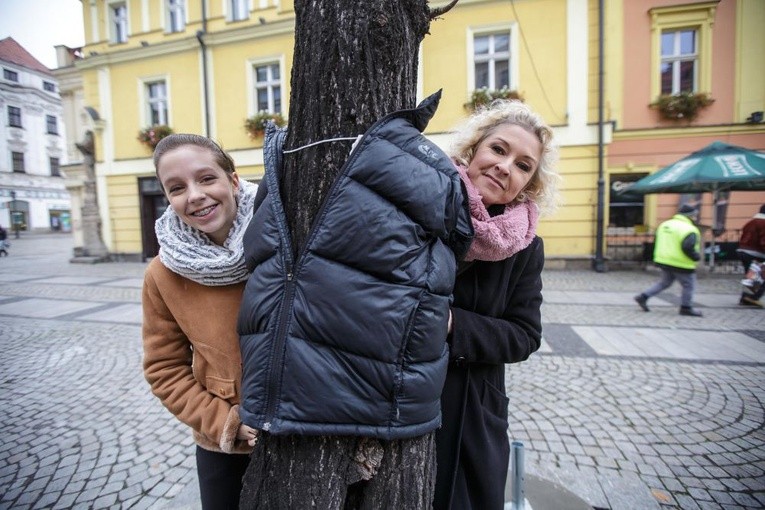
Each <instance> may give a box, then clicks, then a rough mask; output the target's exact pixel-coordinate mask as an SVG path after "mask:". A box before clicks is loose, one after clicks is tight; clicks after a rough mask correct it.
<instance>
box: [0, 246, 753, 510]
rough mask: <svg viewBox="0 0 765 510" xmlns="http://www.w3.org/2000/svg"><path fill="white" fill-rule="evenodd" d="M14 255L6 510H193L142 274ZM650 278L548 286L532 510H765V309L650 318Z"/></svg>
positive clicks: (660, 309) (726, 287) (532, 414)
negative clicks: (555, 493) (640, 296)
mask: <svg viewBox="0 0 765 510" xmlns="http://www.w3.org/2000/svg"><path fill="white" fill-rule="evenodd" d="M11 242H12V246H11V249H10V255H9V257H2V258H0V332H1V334H0V349H2V351H3V354H4V356H3V362H2V364H0V406H2V408H3V410H4V422H3V427H2V428H0V507H1V508H14V509H15V508H19V509H26V508H30V509H31V508H71V507H81V508H170V509H189V510H191V509H198V508H199V505H198V499H197V498H198V495H197V487H196V473H195V465H194V458H193V451H194V450H193V444H192V441H191V438H190V434H189V433H188V430H187V428H186V427H184V426H183V425H181V424H179V423H178V422H177V420H175V419H174V418H173V417H172V416H171V415H170V413H169V412H168V411H167V410H165V409H164V408H163V407H162V406H161V405H160V404H159V403H158V401H157V400H156V398H154V397H153V396H152V395H151V394H150V392H149V388H148V385H147V384H146V382H145V380H144V379H143V375H142V373H141V337H140V334H141V333H140V322H141V312H140V288H141V283H142V274H143V270H144V268H145V264H140V263H107V264H94V265H83V264H70V263H69V262H68V260H69V257H70V256H71V253H72V251H71V240H70V239H69V238H67V237H66V236H63V235H59V234H50V235H37V236H28V237H24V236H23V235H22V238H21V239H19V240H14V239H11ZM657 277H658V273H657V272H656V271H645V272H643V271H635V272H629V271H623V272H616V271H614V272H608V273H602V274H599V273H594V272H590V271H546V272H545V273H544V275H543V279H544V284H545V289H544V297H545V303H544V305H543V309H542V313H543V322H544V343H543V347H542V348H541V349H540V352H538V353H536V354H534V355H533V356H532V357H531V358H530V359H529V360H528V361H526V362H523V363H519V364H515V365H512V366H509V367H508V370H507V379H506V382H507V388H508V396H509V397H510V402H509V409H510V421H511V423H510V431H509V434H510V437H511V438H512V439H513V440H518V441H522V442H523V443H524V446H525V454H526V464H525V468H526V473H527V475H528V478H527V480H528V481H527V498H528V499H529V500H530V501H531V503H532V505H534V504H535V501H534V499H533V496H534V492H535V491H536V492H537V493H544V492H546V491H549V490H550V485H549V484H550V483H555V484H559V485H560V486H561V487H562V488H565V489H566V490H570V491H571V492H572V493H573V494H575V495H576V496H577V497H578V498H581V499H582V500H584V501H586V502H587V503H588V504H589V505H591V506H592V507H595V508H608V509H612V510H621V509H623V510H635V509H637V510H641V509H656V508H662V509H665V508H667V509H668V508H683V509H706V508H730V509H748V508H751V509H754V508H763V507H765V434H763V430H764V428H765V420H764V418H763V416H765V371H764V370H763V368H764V367H765V310H759V309H750V308H743V307H739V306H738V305H737V303H738V293H739V284H738V279H739V278H740V277H739V276H735V275H715V274H712V275H707V274H702V275H701V277H700V278H699V288H698V290H697V295H696V301H697V306H698V308H699V309H700V310H701V311H703V312H704V317H703V318H691V317H682V316H679V315H678V314H677V305H678V299H679V287H672V288H670V289H669V290H668V292H666V293H664V294H662V295H660V296H657V297H656V298H654V299H652V300H651V301H650V302H649V305H650V306H651V310H652V311H651V312H650V313H645V312H643V311H641V310H640V309H639V308H638V307H637V305H636V304H635V303H634V301H633V300H632V296H633V295H634V294H637V293H638V292H639V291H640V290H642V289H644V288H646V287H648V286H649V285H650V284H651V283H652V282H653V281H654V280H655V279H656V278H657ZM539 480H541V481H542V483H541V487H542V488H541V489H539V488H538V487H539V486H540V484H539V483H538V481H539ZM534 510H544V508H542V507H537V506H535V507H534Z"/></svg>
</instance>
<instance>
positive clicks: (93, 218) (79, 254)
mask: <svg viewBox="0 0 765 510" xmlns="http://www.w3.org/2000/svg"><path fill="white" fill-rule="evenodd" d="M75 145H76V146H77V149H78V150H79V151H80V152H81V153H82V155H83V166H84V169H85V175H84V179H83V182H82V197H81V198H82V202H81V203H82V207H81V208H80V211H81V217H82V247H76V248H75V254H74V258H73V259H71V260H70V262H90V263H93V262H106V261H108V260H109V250H108V249H107V248H106V245H105V244H104V241H103V238H102V237H101V216H100V214H99V212H98V194H97V192H96V158H95V141H94V138H93V132H92V131H87V132H86V133H85V139H84V140H83V141H82V143H77V144H75Z"/></svg>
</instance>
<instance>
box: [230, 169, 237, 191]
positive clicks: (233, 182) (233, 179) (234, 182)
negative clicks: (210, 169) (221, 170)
mask: <svg viewBox="0 0 765 510" xmlns="http://www.w3.org/2000/svg"><path fill="white" fill-rule="evenodd" d="M231 185H232V186H234V191H239V174H237V173H236V172H234V173H232V174H231Z"/></svg>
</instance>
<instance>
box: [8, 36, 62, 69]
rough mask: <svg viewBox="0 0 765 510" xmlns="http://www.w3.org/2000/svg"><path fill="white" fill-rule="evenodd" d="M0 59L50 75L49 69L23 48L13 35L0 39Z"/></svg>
mask: <svg viewBox="0 0 765 510" xmlns="http://www.w3.org/2000/svg"><path fill="white" fill-rule="evenodd" d="M0 60H2V61H5V62H9V63H11V64H16V65H18V66H21V67H26V68H27V69H30V70H32V71H38V72H40V73H44V74H49V75H52V73H51V72H50V69H48V68H47V67H45V66H44V65H43V64H42V63H40V61H39V60H37V59H36V58H34V57H33V56H32V54H31V53H29V52H28V51H27V50H25V49H24V48H23V47H22V46H21V45H20V44H19V43H17V42H16V41H15V40H14V39H13V37H6V38H5V39H2V40H0Z"/></svg>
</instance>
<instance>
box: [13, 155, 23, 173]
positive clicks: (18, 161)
mask: <svg viewBox="0 0 765 510" xmlns="http://www.w3.org/2000/svg"><path fill="white" fill-rule="evenodd" d="M11 157H12V158H13V171H14V172H16V173H19V174H23V173H26V170H25V169H24V153H23V152H11Z"/></svg>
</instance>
